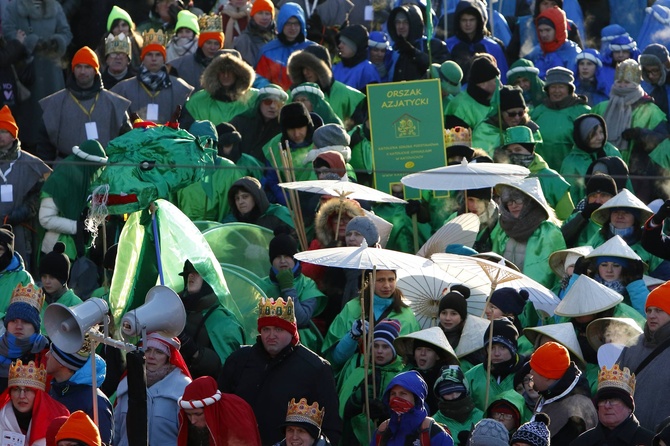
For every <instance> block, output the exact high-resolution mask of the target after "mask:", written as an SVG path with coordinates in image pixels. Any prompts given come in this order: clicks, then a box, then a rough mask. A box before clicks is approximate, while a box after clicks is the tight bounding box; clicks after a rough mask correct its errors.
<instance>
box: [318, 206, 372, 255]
mask: <svg viewBox="0 0 670 446" xmlns="http://www.w3.org/2000/svg"><path fill="white" fill-rule="evenodd" d="M340 205H341V206H342V214H346V215H348V216H349V217H350V218H354V217H361V216H364V215H365V212H363V208H361V206H360V205H359V204H358V202H357V201H354V200H346V199H345V200H340V199H338V198H332V199H330V200H328V201H326V202H325V203H322V204H321V207H320V208H319V211H318V212H317V213H316V218H315V219H314V229H315V230H316V239H317V240H318V241H319V243H321V246H322V247H326V246H328V245H330V244H331V243H332V242H334V241H335V234H333V231H332V230H331V228H330V225H329V223H330V222H331V221H332V219H336V218H337V215H338V212H339V210H340Z"/></svg>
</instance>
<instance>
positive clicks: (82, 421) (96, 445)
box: [56, 410, 102, 446]
mask: <svg viewBox="0 0 670 446" xmlns="http://www.w3.org/2000/svg"><path fill="white" fill-rule="evenodd" d="M61 440H78V441H81V442H83V443H84V444H85V445H86V446H101V445H102V440H101V439H100V431H99V430H98V426H96V425H95V423H94V422H93V420H91V419H90V418H89V417H88V415H86V414H85V413H84V412H83V411H81V410H78V411H76V412H75V413H73V414H72V415H70V417H69V418H68V419H67V421H66V422H65V424H63V426H61V428H60V430H59V431H58V434H57V435H56V443H58V442H59V441H61Z"/></svg>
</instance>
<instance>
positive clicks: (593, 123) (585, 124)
mask: <svg viewBox="0 0 670 446" xmlns="http://www.w3.org/2000/svg"><path fill="white" fill-rule="evenodd" d="M577 125H578V127H577V128H576V129H575V130H576V131H578V132H579V136H580V139H582V140H584V141H586V140H587V138H588V135H589V133H590V132H591V130H593V129H594V128H595V127H597V126H599V125H600V126H602V125H603V123H602V121H601V120H600V119H598V118H597V117H596V116H595V115H593V114H590V113H589V114H586V115H581V116H579V121H578V124H577ZM603 130H604V128H603Z"/></svg>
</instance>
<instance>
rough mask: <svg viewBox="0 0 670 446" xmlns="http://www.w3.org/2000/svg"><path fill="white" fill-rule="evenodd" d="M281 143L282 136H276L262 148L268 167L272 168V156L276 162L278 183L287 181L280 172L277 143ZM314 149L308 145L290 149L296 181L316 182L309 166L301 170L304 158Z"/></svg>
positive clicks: (280, 164)
mask: <svg viewBox="0 0 670 446" xmlns="http://www.w3.org/2000/svg"><path fill="white" fill-rule="evenodd" d="M281 141H282V134H281V133H280V134H278V135H276V136H275V137H274V138H272V139H271V140H270V141H269V142H268V143H267V144H266V145H265V146H264V147H263V155H264V156H265V159H267V160H268V162H269V163H270V166H272V165H273V164H272V155H271V154H270V152H272V154H274V159H275V160H276V161H277V165H278V167H279V170H280V178H279V182H286V181H288V179H287V178H286V177H285V176H284V173H283V172H282V171H281V170H282V160H281V157H280V155H279V143H280V142H281ZM313 147H314V145H313V144H310V145H308V146H306V147H300V148H298V149H291V157H292V158H293V167H294V168H295V180H296V181H307V180H316V179H317V178H316V174H315V173H314V169H312V167H311V166H309V168H302V166H304V165H305V157H306V156H307V153H308V152H309V151H310V150H312V148H313ZM273 168H274V167H273Z"/></svg>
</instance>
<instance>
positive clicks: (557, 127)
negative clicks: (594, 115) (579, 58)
mask: <svg viewBox="0 0 670 446" xmlns="http://www.w3.org/2000/svg"><path fill="white" fill-rule="evenodd" d="M589 110H591V108H590V107H589V106H588V105H586V103H585V101H584V100H580V99H575V101H574V102H573V103H572V104H571V105H569V106H568V107H565V108H561V109H558V108H556V106H555V104H553V103H551V102H550V101H549V100H548V99H547V100H546V101H545V103H544V104H542V105H538V106H537V107H535V108H534V109H533V111H532V112H531V115H530V117H531V119H532V120H533V121H535V123H536V124H537V125H539V126H540V129H541V132H542V140H543V142H542V143H539V144H537V145H536V146H535V153H539V154H540V155H541V156H542V158H543V159H544V160H545V161H546V162H547V164H548V165H549V167H550V168H552V169H554V170H555V171H557V172H560V171H561V166H562V164H563V160H564V159H565V157H566V156H567V155H568V153H569V152H570V150H571V149H572V146H573V144H574V142H573V139H572V133H573V127H574V121H575V119H577V117H578V116H580V115H583V114H584V113H588V112H589Z"/></svg>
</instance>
